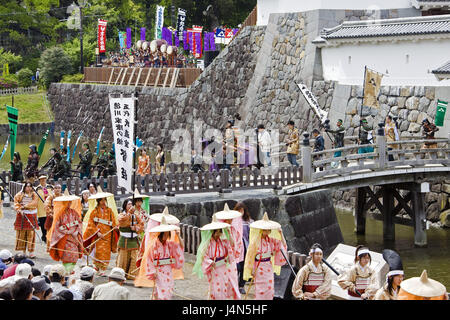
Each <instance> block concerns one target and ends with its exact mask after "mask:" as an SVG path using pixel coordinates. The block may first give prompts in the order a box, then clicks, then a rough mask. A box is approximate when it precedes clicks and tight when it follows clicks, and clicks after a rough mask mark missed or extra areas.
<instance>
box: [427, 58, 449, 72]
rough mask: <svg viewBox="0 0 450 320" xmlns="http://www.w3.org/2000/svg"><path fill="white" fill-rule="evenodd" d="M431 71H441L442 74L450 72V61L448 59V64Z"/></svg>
mask: <svg viewBox="0 0 450 320" xmlns="http://www.w3.org/2000/svg"><path fill="white" fill-rule="evenodd" d="M431 72H432V73H440V74H443V73H446V74H450V61H447V63H446V64H444V65H443V66H440V67H439V68H437V69H434V70H432V71H431Z"/></svg>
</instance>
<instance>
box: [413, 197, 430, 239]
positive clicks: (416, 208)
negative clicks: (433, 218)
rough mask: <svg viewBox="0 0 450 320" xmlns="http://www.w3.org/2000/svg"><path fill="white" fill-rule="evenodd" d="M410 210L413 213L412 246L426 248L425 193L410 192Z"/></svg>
mask: <svg viewBox="0 0 450 320" xmlns="http://www.w3.org/2000/svg"><path fill="white" fill-rule="evenodd" d="M411 193H412V199H411V200H412V209H413V213H414V217H413V219H414V245H415V246H416V247H426V246H427V233H426V223H427V220H426V213H425V206H424V203H425V201H424V200H425V193H422V192H420V191H418V190H412V191H411Z"/></svg>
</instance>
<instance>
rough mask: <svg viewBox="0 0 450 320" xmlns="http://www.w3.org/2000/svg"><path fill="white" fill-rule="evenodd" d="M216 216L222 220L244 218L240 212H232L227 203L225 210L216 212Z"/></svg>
mask: <svg viewBox="0 0 450 320" xmlns="http://www.w3.org/2000/svg"><path fill="white" fill-rule="evenodd" d="M215 215H216V218H217V219H220V220H229V219H234V218H238V217H242V213H240V212H239V211H236V210H230V208H229V207H228V204H226V203H225V206H224V208H223V210H222V211H219V212H216V213H215Z"/></svg>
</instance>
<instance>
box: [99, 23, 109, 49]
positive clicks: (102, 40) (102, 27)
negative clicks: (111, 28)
mask: <svg viewBox="0 0 450 320" xmlns="http://www.w3.org/2000/svg"><path fill="white" fill-rule="evenodd" d="M107 23H108V22H107V21H106V20H102V19H98V52H100V53H104V52H106V24H107Z"/></svg>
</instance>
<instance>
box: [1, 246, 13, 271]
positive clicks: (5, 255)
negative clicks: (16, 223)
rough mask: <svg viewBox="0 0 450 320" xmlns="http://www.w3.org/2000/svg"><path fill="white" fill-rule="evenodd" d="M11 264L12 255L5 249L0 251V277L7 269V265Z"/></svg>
mask: <svg viewBox="0 0 450 320" xmlns="http://www.w3.org/2000/svg"><path fill="white" fill-rule="evenodd" d="M11 262H12V253H11V251H9V250H7V249H3V250H2V251H0V275H3V271H5V269H7V268H8V264H10V263H11Z"/></svg>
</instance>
